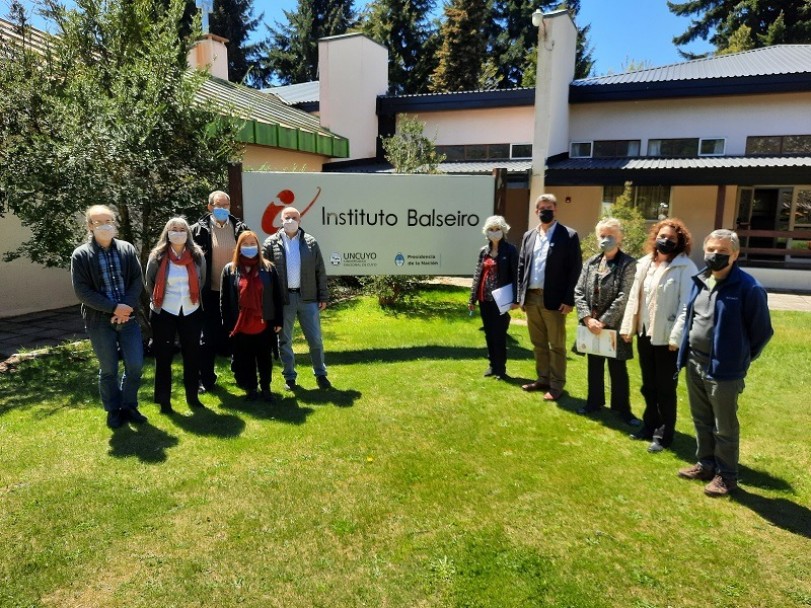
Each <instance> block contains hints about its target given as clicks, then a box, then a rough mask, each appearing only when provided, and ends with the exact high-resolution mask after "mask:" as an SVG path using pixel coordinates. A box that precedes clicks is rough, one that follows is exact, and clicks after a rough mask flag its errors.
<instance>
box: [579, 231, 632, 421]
mask: <svg viewBox="0 0 811 608" xmlns="http://www.w3.org/2000/svg"><path fill="white" fill-rule="evenodd" d="M595 233H596V235H597V243H598V245H599V246H600V253H598V254H597V255H595V256H594V257H592V258H590V259H589V260H588V261H587V262H586V263H585V264H583V270H582V271H581V272H580V280H579V281H578V282H577V287H575V288H574V303H575V308H576V309H577V318H578V319H579V320H580V323H581V324H582V325H584V326H585V327H586V329H588V330H589V332H591V334H593V335H595V336H597V335H600V334H601V333H602V332H604V331H614V332H616V331H617V330H618V329H619V327H620V324H621V323H622V317H623V314H624V313H625V305H626V304H627V302H628V294H629V293H630V291H631V286H632V285H633V283H634V272H635V271H636V260H635V259H634V258H632V257H631V256H630V255H628V254H627V253H624V252H623V251H622V250H621V249H620V245H622V224H621V223H620V221H619V220H618V219H615V218H612V217H608V218H605V219H602V220H600V221H599V222H598V223H597V226H596V227H595ZM614 343H615V344H616V353H617V356H616V358H608V357H602V356H600V355H593V354H589V355H588V396H587V397H586V405H585V406H583V407H581V408H580V409H579V410H578V413H579V414H591V413H594V412H599V411H600V410H602V409H603V407H604V406H605V361H606V359H608V374H609V376H610V377H611V410H612V411H614V412H616V413H617V415H618V416H620V418H622V419H623V421H625V422H626V423H627V424H630V425H632V426H639V424H640V422H639V420H638V419H637V418H635V417H634V415H633V414H632V413H631V397H630V389H629V386H628V365H627V360H628V359H630V358H632V357H633V355H634V353H633V349H632V348H631V345H630V344H629V343H627V342H624V341H622V340H617V339H616V335H614Z"/></svg>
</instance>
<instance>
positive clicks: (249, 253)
mask: <svg viewBox="0 0 811 608" xmlns="http://www.w3.org/2000/svg"><path fill="white" fill-rule="evenodd" d="M239 252H240V253H241V254H242V255H244V256H245V257H246V258H255V257H256V254H257V253H259V247H257V246H256V245H246V246H245V247H240V249H239Z"/></svg>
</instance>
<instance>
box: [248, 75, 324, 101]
mask: <svg viewBox="0 0 811 608" xmlns="http://www.w3.org/2000/svg"><path fill="white" fill-rule="evenodd" d="M262 92H263V93H270V94H271V95H275V96H276V97H278V98H279V99H281V100H282V101H283V102H284V103H286V104H287V105H289V106H294V105H296V104H299V103H312V102H315V101H320V96H321V88H320V82H319V81H318V80H313V81H310V82H302V83H299V84H288V85H285V86H282V87H268V88H267V89H262Z"/></svg>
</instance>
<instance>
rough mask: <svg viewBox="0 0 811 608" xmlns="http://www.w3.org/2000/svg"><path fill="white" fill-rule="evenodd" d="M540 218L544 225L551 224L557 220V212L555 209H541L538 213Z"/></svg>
mask: <svg viewBox="0 0 811 608" xmlns="http://www.w3.org/2000/svg"><path fill="white" fill-rule="evenodd" d="M538 217H539V218H541V223H542V224H551V223H552V220H554V219H555V210H554V209H541V210H540V211H539V212H538Z"/></svg>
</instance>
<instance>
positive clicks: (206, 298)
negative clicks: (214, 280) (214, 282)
mask: <svg viewBox="0 0 811 608" xmlns="http://www.w3.org/2000/svg"><path fill="white" fill-rule="evenodd" d="M201 300H202V302H203V331H202V334H201V335H200V384H202V385H203V386H205V387H206V388H211V387H212V386H214V383H215V382H216V381H217V375H216V374H215V373H214V361H215V359H216V358H217V355H218V354H219V355H223V356H227V355H228V352H229V351H228V349H229V343H228V335H227V334H226V332H225V329H224V328H223V326H222V315H221V313H220V292H219V291H211V290H210V289H209V288H207V287H206V288H203V290H202V294H201Z"/></svg>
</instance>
